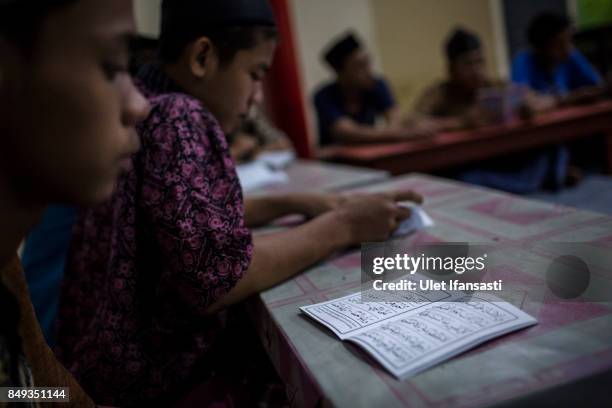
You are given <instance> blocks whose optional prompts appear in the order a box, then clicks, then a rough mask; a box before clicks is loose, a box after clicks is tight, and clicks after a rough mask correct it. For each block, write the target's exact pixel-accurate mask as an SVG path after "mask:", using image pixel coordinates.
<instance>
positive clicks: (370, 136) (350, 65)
mask: <svg viewBox="0 0 612 408" xmlns="http://www.w3.org/2000/svg"><path fill="white" fill-rule="evenodd" d="M324 59H325V61H326V62H327V63H328V64H329V66H330V67H331V68H332V69H333V70H334V72H335V74H336V80H335V81H334V82H332V83H329V84H327V85H324V86H323V87H321V88H320V89H319V90H318V91H317V92H316V93H315V97H314V104H315V108H316V111H317V116H318V121H319V135H320V144H321V145H327V144H331V143H363V142H376V141H391V140H402V139H406V138H409V137H412V136H419V135H420V134H421V133H423V131H422V130H420V129H416V128H407V127H405V126H402V118H401V113H400V110H399V107H398V106H397V104H396V102H395V99H394V98H393V95H392V93H391V90H390V89H389V86H388V85H387V83H386V81H385V80H384V79H382V78H379V77H376V76H375V75H374V74H373V72H372V66H371V60H370V57H369V55H368V54H367V52H366V51H365V50H364V49H363V47H362V46H361V43H360V42H359V40H358V39H357V38H356V37H355V36H354V35H353V34H350V33H349V34H347V35H346V36H344V37H343V38H342V39H340V40H339V41H337V42H336V43H334V44H333V45H331V46H330V47H329V48H328V49H327V50H326V52H325V53H324ZM381 117H382V118H383V119H384V120H385V122H386V125H385V126H383V127H376V126H375V125H376V121H377V119H379V118H381Z"/></svg>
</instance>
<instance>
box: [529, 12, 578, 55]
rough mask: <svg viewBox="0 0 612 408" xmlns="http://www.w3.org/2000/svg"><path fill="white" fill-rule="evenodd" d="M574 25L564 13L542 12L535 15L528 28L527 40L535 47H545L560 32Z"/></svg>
mask: <svg viewBox="0 0 612 408" xmlns="http://www.w3.org/2000/svg"><path fill="white" fill-rule="evenodd" d="M571 25H572V23H571V21H570V19H569V18H568V17H567V16H564V15H563V14H557V13H551V12H546V13H541V14H538V15H537V16H535V17H534V18H533V19H532V20H531V22H530V23H529V27H528V28H527V40H529V43H530V44H531V46H532V47H533V48H543V47H546V46H547V45H548V43H549V42H550V40H552V39H553V38H554V37H555V36H556V35H557V34H559V33H560V32H562V31H564V30H567V29H568V28H570V27H571Z"/></svg>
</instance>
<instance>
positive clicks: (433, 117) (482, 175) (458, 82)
mask: <svg viewBox="0 0 612 408" xmlns="http://www.w3.org/2000/svg"><path fill="white" fill-rule="evenodd" d="M445 51H446V56H447V59H448V66H449V79H448V81H445V82H442V83H440V84H436V85H434V86H432V87H431V88H429V89H427V90H426V91H425V92H424V94H423V95H422V96H421V97H420V98H419V100H418V101H417V103H416V106H415V111H416V112H415V113H416V114H415V117H414V118H413V120H416V121H423V120H428V121H431V122H432V125H430V126H431V127H433V128H435V129H436V130H438V131H443V130H453V129H460V128H470V127H476V126H479V125H483V124H486V123H487V121H488V120H489V118H488V117H487V115H488V114H487V113H485V110H484V108H483V107H482V104H481V103H480V101H479V93H480V92H481V91H483V90H485V88H491V87H499V88H503V87H504V86H505V85H504V84H503V83H501V82H498V83H495V82H493V81H491V80H490V79H488V78H487V77H486V75H485V61H484V57H483V53H482V48H481V43H480V40H479V38H478V37H477V36H476V35H475V34H473V33H471V32H469V31H466V30H463V29H457V30H455V31H454V32H453V33H452V34H451V35H450V37H449V39H448V41H447V42H446V47H445ZM520 103H521V104H522V105H523V106H524V107H527V110H529V111H531V112H533V111H540V110H544V109H549V108H551V107H552V106H554V100H552V98H548V97H543V96H539V95H536V94H535V93H526V94H525V97H524V98H523V100H522V101H521V102H520ZM517 106H520V104H517ZM498 120H499V118H498ZM559 150H560V149H555V148H553V149H550V150H546V151H538V152H529V153H525V154H521V155H520V156H519V155H512V156H508V157H501V158H495V162H492V163H479V165H478V168H473V169H469V170H465V171H463V172H461V173H460V174H459V175H458V178H459V179H460V180H463V181H465V182H469V183H472V184H477V185H482V186H487V187H491V188H496V189H499V190H504V191H509V192H512V193H518V194H521V193H529V192H533V191H536V190H538V189H539V188H540V187H542V186H543V185H544V184H545V183H548V182H550V183H552V184H555V185H556V184H557V183H558V180H559V179H561V180H563V177H564V175H565V168H566V166H567V161H566V157H565V155H564V154H562V153H559Z"/></svg>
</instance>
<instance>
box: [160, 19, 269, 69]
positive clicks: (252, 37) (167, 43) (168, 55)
mask: <svg viewBox="0 0 612 408" xmlns="http://www.w3.org/2000/svg"><path fill="white" fill-rule="evenodd" d="M199 37H208V38H209V39H210V40H211V41H212V43H213V45H214V46H215V48H216V50H217V53H218V55H219V61H220V64H221V65H226V64H228V63H230V62H231V61H232V60H233V59H234V56H235V55H236V53H237V52H238V51H240V50H247V49H250V48H253V47H255V46H256V45H257V44H258V43H259V41H262V40H273V39H277V38H278V30H277V28H276V27H275V26H264V25H261V26H258V25H256V26H253V25H249V26H231V27H219V28H211V29H208V30H207V29H206V28H205V27H203V28H202V30H199V31H197V32H195V31H193V32H192V34H191V35H185V33H181V30H180V28H179V27H177V30H176V31H173V30H169V32H166V33H165V34H163V35H162V36H161V37H160V40H159V57H160V59H161V61H162V62H165V63H173V62H176V61H178V59H179V58H180V57H181V55H182V53H183V51H184V50H185V48H186V47H187V45H189V43H191V42H192V41H194V40H195V39H197V38H199Z"/></svg>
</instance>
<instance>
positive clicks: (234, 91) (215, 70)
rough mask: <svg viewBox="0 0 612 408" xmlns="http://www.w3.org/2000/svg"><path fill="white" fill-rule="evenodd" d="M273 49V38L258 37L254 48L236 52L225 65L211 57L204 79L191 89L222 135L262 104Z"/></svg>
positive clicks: (231, 129) (274, 43) (274, 42)
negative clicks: (264, 83)
mask: <svg viewBox="0 0 612 408" xmlns="http://www.w3.org/2000/svg"><path fill="white" fill-rule="evenodd" d="M276 46H277V41H276V39H263V38H260V39H259V40H258V41H257V43H256V45H255V46H254V47H252V48H250V49H245V50H239V51H238V52H237V53H236V55H235V56H234V57H233V59H232V60H231V61H230V62H228V63H227V64H219V61H218V57H217V56H216V55H214V56H213V58H214V59H215V61H214V62H213V63H211V64H210V65H209V69H208V71H207V73H206V76H205V78H204V80H203V81H202V82H201V83H200V85H199V86H198V89H193V90H192V91H193V94H194V96H196V97H197V98H198V99H200V100H201V101H202V103H203V104H204V105H205V106H206V107H207V108H208V109H209V110H210V112H211V113H212V114H213V116H214V117H215V118H216V119H217V120H218V121H219V124H220V125H221V129H222V130H223V131H224V132H225V133H226V134H228V133H231V132H233V131H234V130H236V129H237V128H239V127H240V125H241V124H242V122H243V121H244V120H245V119H246V118H247V117H248V115H249V112H250V111H251V109H252V107H253V106H255V105H258V104H261V103H262V102H263V80H264V78H265V76H266V74H267V72H268V71H269V69H270V66H271V65H272V60H273V58H274V52H275V51H276Z"/></svg>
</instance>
